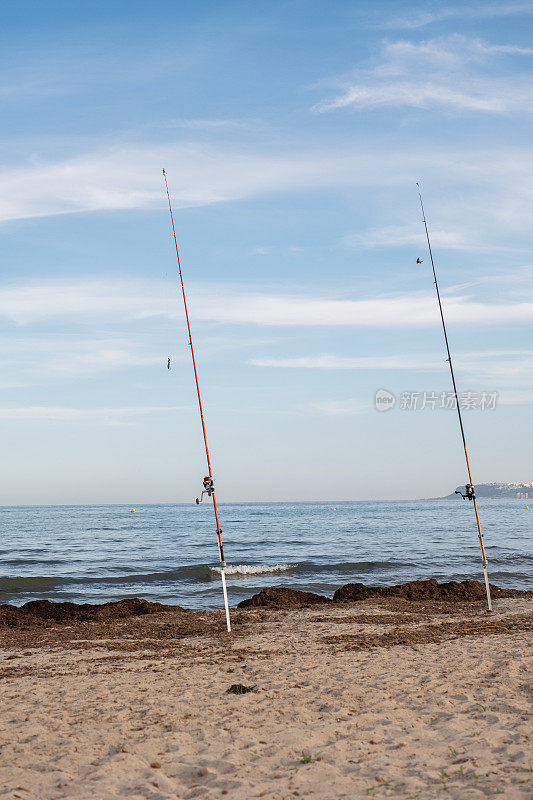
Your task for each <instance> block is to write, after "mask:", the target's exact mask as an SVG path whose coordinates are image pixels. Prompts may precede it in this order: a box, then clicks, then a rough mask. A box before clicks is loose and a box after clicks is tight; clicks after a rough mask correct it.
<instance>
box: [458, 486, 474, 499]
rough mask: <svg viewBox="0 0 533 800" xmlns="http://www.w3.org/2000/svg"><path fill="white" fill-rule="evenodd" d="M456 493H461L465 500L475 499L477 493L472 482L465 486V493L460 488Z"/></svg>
mask: <svg viewBox="0 0 533 800" xmlns="http://www.w3.org/2000/svg"><path fill="white" fill-rule="evenodd" d="M455 494H460V495H461V497H462V498H463V500H475V499H476V493H475V491H474V487H473V486H472V484H471V483H467V484H466V486H465V493H464V494H463V493H462V491H461V490H460V489H456V490H455Z"/></svg>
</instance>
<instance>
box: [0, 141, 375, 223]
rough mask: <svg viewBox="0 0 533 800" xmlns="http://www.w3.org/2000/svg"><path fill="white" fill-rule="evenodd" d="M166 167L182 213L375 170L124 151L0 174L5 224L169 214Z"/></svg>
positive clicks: (349, 157)
mask: <svg viewBox="0 0 533 800" xmlns="http://www.w3.org/2000/svg"><path fill="white" fill-rule="evenodd" d="M348 163H349V164H350V167H351V170H349V169H347V164H348ZM132 164H134V165H135V168H134V169H132ZM163 167H165V168H166V170H167V173H168V178H169V184H170V189H171V193H172V199H173V204H174V206H175V208H176V209H179V208H187V207H194V206H203V205H210V204H212V203H220V202H227V201H231V200H237V199H243V198H247V197H252V196H254V195H258V194H261V193H265V192H271V191H273V190H276V191H282V190H286V189H295V188H308V187H313V186H327V185H334V184H336V185H342V184H349V183H351V182H353V178H349V177H348V174H349V173H350V172H351V173H352V174H355V173H357V174H359V176H367V177H370V174H371V169H372V165H367V164H366V163H365V159H364V157H363V156H362V155H357V154H355V153H351V154H338V155H331V154H328V153H324V152H322V153H320V152H316V153H313V152H309V153H302V152H301V151H300V152H287V153H281V154H270V155H268V154H267V155H263V154H260V153H258V154H255V155H254V154H249V153H243V152H242V151H239V150H237V149H235V148H231V149H230V148H227V149H221V148H218V149H217V148H208V147H200V146H196V145H183V144H182V145H166V146H161V147H155V148H154V147H146V148H120V149H115V150H107V151H104V152H94V153H88V154H85V155H80V156H79V157H77V158H71V159H68V160H65V161H60V162H56V163H32V164H30V165H28V166H25V167H22V168H17V169H9V170H3V171H1V172H0V221H6V220H15V219H24V218H29V217H41V216H49V215H57V214H72V213H79V212H84V211H96V210H100V211H116V210H119V209H125V210H128V209H136V208H150V207H158V206H161V207H163V206H164V203H165V196H164V194H163V186H162V179H161V169H162V168H163ZM358 180H361V177H359V179H358Z"/></svg>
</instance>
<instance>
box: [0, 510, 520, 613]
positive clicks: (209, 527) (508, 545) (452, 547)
mask: <svg viewBox="0 0 533 800" xmlns="http://www.w3.org/2000/svg"><path fill="white" fill-rule="evenodd" d="M525 506H526V502H524V501H519V500H487V501H484V502H483V501H481V502H480V513H481V518H482V524H483V527H484V534H485V539H486V546H487V557H488V560H489V575H490V579H491V581H492V582H493V583H496V584H499V585H500V586H505V587H514V588H531V576H532V566H533V547H532V536H531V533H532V530H533V503H532V510H530V511H527V510H526V508H525ZM221 517H222V520H223V529H224V533H223V538H224V549H225V554H226V559H227V563H228V571H227V575H228V587H229V594H230V603H231V605H236V604H237V603H238V602H239V601H240V600H242V599H243V598H244V597H249V596H251V595H252V594H253V593H254V592H257V591H258V590H260V589H261V588H262V587H264V586H273V585H283V586H292V587H295V588H302V589H309V590H311V591H315V592H320V593H324V594H327V595H331V594H332V593H333V592H334V591H335V589H336V588H337V587H339V586H341V585H342V584H344V583H348V582H349V581H361V582H363V583H369V584H378V585H379V584H392V583H400V582H403V581H407V580H413V579H416V578H428V577H436V578H438V579H442V580H449V579H464V578H476V579H481V578H482V570H481V564H480V556H479V547H478V543H477V535H476V530H475V524H474V515H473V511H472V507H471V505H470V504H468V503H466V502H462V501H459V500H457V501H450V500H440V501H436V502H435V501H421V502H420V501H418V502H379V503H377V502H356V503H338V504H337V505H335V506H334V505H333V504H331V503H264V504H253V505H248V504H227V505H222V506H221ZM217 559H218V552H217V547H216V536H215V532H214V524H213V518H212V511H211V508H210V506H207V505H206V506H200V507H197V506H196V505H192V504H191V505H146V506H138V507H137V509H136V513H135V514H132V513H130V509H129V508H127V507H126V506H118V505H111V506H109V505H108V506H53V507H52V506H33V507H3V508H0V602H3V603H15V604H21V603H24V602H26V601H27V600H34V599H38V598H46V599H49V600H72V601H76V602H105V601H108V600H117V599H120V598H123V597H128V596H130V597H132V596H137V597H144V598H146V599H147V600H159V601H161V602H163V603H172V604H179V605H183V606H185V607H189V608H213V607H220V604H221V590H220V576H219V573H218V571H217V568H216V565H217Z"/></svg>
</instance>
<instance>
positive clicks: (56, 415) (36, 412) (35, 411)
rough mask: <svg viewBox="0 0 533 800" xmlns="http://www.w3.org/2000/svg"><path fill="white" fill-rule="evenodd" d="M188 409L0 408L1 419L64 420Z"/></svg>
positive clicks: (136, 407) (103, 418)
mask: <svg viewBox="0 0 533 800" xmlns="http://www.w3.org/2000/svg"><path fill="white" fill-rule="evenodd" d="M186 410H187V411H188V410H189V409H188V408H186V407H185V406H131V407H124V408H69V407H65V406H27V407H25V408H24V407H14V408H6V407H4V408H0V419H6V420H44V419H47V420H62V421H66V422H69V421H77V420H80V419H96V420H98V419H100V420H108V419H109V420H114V419H126V418H130V417H137V416H139V415H144V414H167V413H170V412H175V411H186Z"/></svg>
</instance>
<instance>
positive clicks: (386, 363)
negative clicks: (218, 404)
mask: <svg viewBox="0 0 533 800" xmlns="http://www.w3.org/2000/svg"><path fill="white" fill-rule="evenodd" d="M248 363H249V364H251V365H252V366H254V367H276V368H285V369H287V368H288V369H350V370H352V369H380V370H381V369H400V370H403V369H409V370H412V369H416V370H424V371H426V370H430V369H435V368H441V367H442V359H440V360H439V359H438V358H437V357H433V358H431V357H428V356H417V355H391V356H361V357H359V358H350V357H348V356H335V355H331V354H329V353H321V354H320V355H317V356H301V357H299V358H252V359H251V360H250V361H249V362H248Z"/></svg>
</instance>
